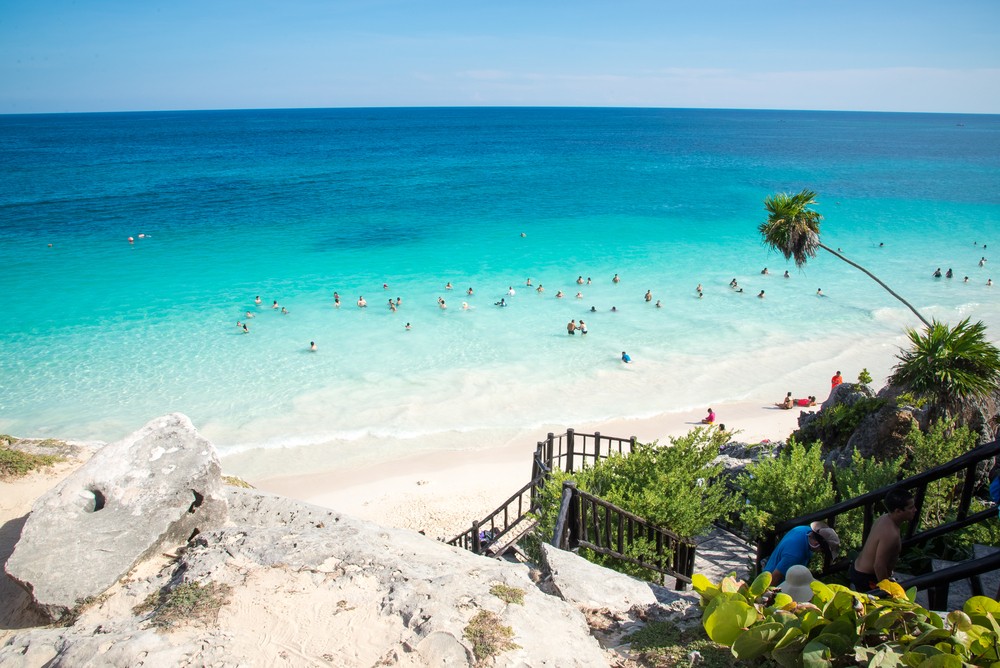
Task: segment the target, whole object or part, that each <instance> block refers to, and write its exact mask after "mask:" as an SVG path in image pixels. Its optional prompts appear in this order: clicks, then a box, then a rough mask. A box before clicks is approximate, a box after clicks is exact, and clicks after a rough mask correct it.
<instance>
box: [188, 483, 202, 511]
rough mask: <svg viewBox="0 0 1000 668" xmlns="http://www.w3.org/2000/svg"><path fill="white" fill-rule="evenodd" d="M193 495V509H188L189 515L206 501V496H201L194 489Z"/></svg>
mask: <svg viewBox="0 0 1000 668" xmlns="http://www.w3.org/2000/svg"><path fill="white" fill-rule="evenodd" d="M191 493H192V494H194V501H192V502H191V507H190V508H188V512H189V513H193V512H194V510H195V508H197V507H199V506H200V505H201V504H202V503H203V502H204V501H205V495H204V494H199V493H198V492H196V491H194V490H193V489H192V490H191Z"/></svg>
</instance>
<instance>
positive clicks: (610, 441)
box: [532, 429, 636, 477]
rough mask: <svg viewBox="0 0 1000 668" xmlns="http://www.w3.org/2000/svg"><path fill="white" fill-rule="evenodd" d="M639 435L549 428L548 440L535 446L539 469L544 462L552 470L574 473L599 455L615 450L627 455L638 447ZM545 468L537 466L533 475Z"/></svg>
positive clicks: (603, 457)
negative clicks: (581, 432)
mask: <svg viewBox="0 0 1000 668" xmlns="http://www.w3.org/2000/svg"><path fill="white" fill-rule="evenodd" d="M635 443H636V439H635V436H632V437H631V438H619V437H617V436H603V435H602V434H601V432H599V431H598V432H594V433H593V434H578V433H577V432H576V430H574V429H567V430H566V433H565V434H560V435H558V436H556V435H555V434H553V433H552V432H549V434H548V436H547V437H546V439H545V440H544V441H538V445H537V447H536V448H535V463H536V469H537V467H538V464H542V465H543V466H544V467H545V468H547V469H548V470H549V471H552V470H560V471H565V472H567V473H573V472H574V471H579V470H581V469H584V468H586V467H587V465H588V462H589V464H590V465H591V466H593V465H594V463H596V462H597V460H599V459H607V458H608V457H610V456H611V455H612V454H620V455H627V454H629V453H631V452H632V449H633V448H635ZM540 472H541V471H539V470H533V471H532V477H535V476H536V475H537V474H538V473H540Z"/></svg>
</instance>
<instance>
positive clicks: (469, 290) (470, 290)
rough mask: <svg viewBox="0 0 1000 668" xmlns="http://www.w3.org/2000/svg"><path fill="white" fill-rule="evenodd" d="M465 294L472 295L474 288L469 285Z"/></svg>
mask: <svg viewBox="0 0 1000 668" xmlns="http://www.w3.org/2000/svg"><path fill="white" fill-rule="evenodd" d="M465 294H467V295H471V294H472V288H471V287H469V289H468V290H466V291H465Z"/></svg>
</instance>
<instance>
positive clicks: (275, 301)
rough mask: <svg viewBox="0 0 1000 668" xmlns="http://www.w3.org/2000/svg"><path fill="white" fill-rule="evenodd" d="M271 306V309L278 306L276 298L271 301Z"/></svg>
mask: <svg viewBox="0 0 1000 668" xmlns="http://www.w3.org/2000/svg"><path fill="white" fill-rule="evenodd" d="M271 308H273V309H276V308H278V300H277V299H275V300H274V301H273V302H271Z"/></svg>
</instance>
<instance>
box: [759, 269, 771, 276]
mask: <svg viewBox="0 0 1000 668" xmlns="http://www.w3.org/2000/svg"><path fill="white" fill-rule="evenodd" d="M760 273H761V274H762V275H764V276H767V275H768V274H770V273H771V272H769V271H768V270H767V267H764V268H763V269H761V270H760Z"/></svg>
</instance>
